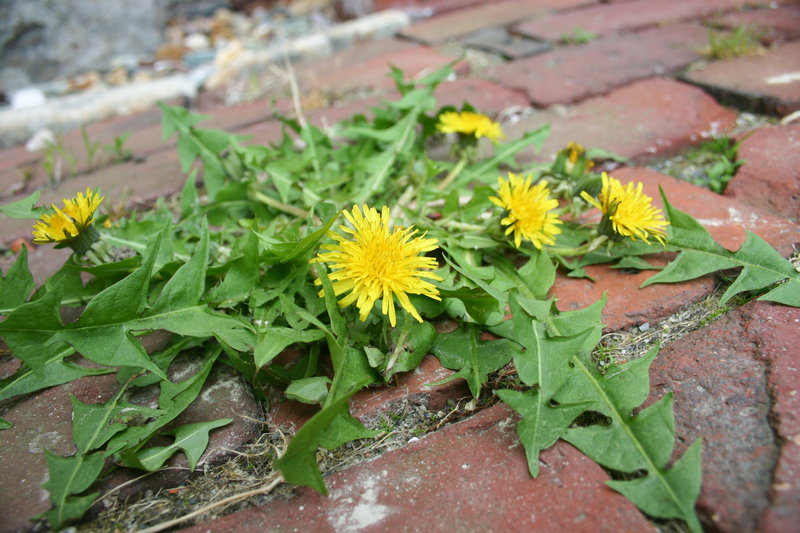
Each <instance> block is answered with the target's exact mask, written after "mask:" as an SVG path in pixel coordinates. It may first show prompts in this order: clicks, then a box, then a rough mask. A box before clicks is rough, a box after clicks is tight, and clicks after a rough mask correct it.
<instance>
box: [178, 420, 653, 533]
mask: <svg viewBox="0 0 800 533" xmlns="http://www.w3.org/2000/svg"><path fill="white" fill-rule="evenodd" d="M515 420H516V419H515V417H514V416H513V415H512V414H511V412H510V411H509V410H508V408H506V407H505V406H503V405H498V406H495V407H492V408H489V409H487V410H485V411H482V412H480V413H478V414H477V415H475V416H473V417H471V418H469V419H467V420H465V421H463V422H459V423H456V424H453V425H451V426H448V427H446V428H444V429H442V430H440V431H437V432H435V433H432V434H429V435H427V436H425V437H423V438H422V439H419V440H418V441H415V442H412V443H409V444H407V445H406V446H405V447H403V448H401V449H398V450H394V451H391V452H388V453H386V454H384V455H381V456H380V457H378V458H376V459H375V460H373V461H370V462H367V463H362V464H359V465H355V466H353V467H351V468H349V469H347V470H345V471H343V472H338V473H335V474H333V475H331V476H329V477H327V478H326V485H327V488H328V491H329V494H328V497H327V498H326V497H323V496H320V495H319V494H317V493H315V492H313V491H311V490H309V489H300V490H299V491H298V492H297V495H296V496H295V497H294V498H292V499H289V500H276V501H273V502H270V503H268V504H266V505H263V506H259V507H253V508H249V509H245V510H243V511H239V512H237V513H234V514H232V515H229V516H227V517H224V518H221V519H219V520H215V521H213V522H209V523H205V524H202V525H199V526H195V527H193V528H190V529H188V530H187V531H190V532H197V533H200V532H203V533H206V532H209V533H210V532H218V531H220V532H221V531H232V530H235V531H242V532H248V531H264V530H269V531H293V530H295V528H297V527H298V525H300V524H302V526H301V527H302V529H304V530H307V531H319V532H326V531H362V532H371V531H435V532H438V531H489V532H491V531H531V532H550V531H575V532H583V531H586V532H589V531H591V532H596V531H603V532H604V531H608V532H618V531H637V532H639V531H654V530H655V529H654V528H653V526H652V525H650V524H649V523H648V522H647V520H646V519H645V518H644V517H643V516H642V515H641V514H640V513H639V512H638V511H637V510H636V509H635V508H634V507H633V505H632V504H630V502H628V501H627V500H625V499H624V498H623V497H621V496H620V495H619V494H617V493H615V492H614V491H612V490H610V489H609V488H607V487H605V486H604V483H603V482H604V481H605V480H607V479H608V477H607V475H606V474H605V472H603V470H602V469H601V468H600V467H599V466H597V465H596V464H595V463H593V462H592V461H590V460H589V459H587V458H586V457H585V456H583V455H582V454H581V453H580V452H578V451H577V450H575V449H574V448H572V447H571V446H570V445H568V444H566V443H564V442H559V443H557V444H556V445H555V446H553V447H552V448H551V449H549V450H547V451H545V452H544V453H542V454H541V456H540V464H541V473H540V475H539V477H538V478H537V479H533V478H531V477H530V474H529V473H528V468H527V463H526V460H525V454H524V450H523V448H522V446H521V445H520V444H519V440H518V438H517V434H516V430H515V424H514V421H515Z"/></svg>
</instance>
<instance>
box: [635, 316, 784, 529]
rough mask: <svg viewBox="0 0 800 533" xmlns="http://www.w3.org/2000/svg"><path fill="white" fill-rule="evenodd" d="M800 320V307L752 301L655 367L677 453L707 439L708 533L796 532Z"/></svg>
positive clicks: (672, 349)
mask: <svg viewBox="0 0 800 533" xmlns="http://www.w3.org/2000/svg"><path fill="white" fill-rule="evenodd" d="M798 322H800V311H798V310H797V309H794V308H789V307H785V306H780V305H774V304H771V303H767V302H751V303H750V304H747V305H746V306H745V307H743V308H741V309H739V310H736V311H733V312H731V313H730V314H728V315H726V316H725V317H723V318H722V319H720V320H719V321H718V322H715V323H713V324H711V325H710V326H707V327H706V328H704V329H701V330H698V331H695V332H693V333H691V334H689V335H688V336H686V337H684V338H683V339H681V340H679V341H677V342H675V343H673V344H671V345H669V346H667V347H666V348H665V349H664V350H663V351H662V353H660V354H659V356H658V357H657V358H656V360H655V361H654V362H653V365H652V367H651V385H652V391H651V398H652V399H653V400H655V399H657V398H660V397H661V396H663V395H664V394H665V393H666V392H668V391H673V392H674V394H675V407H674V409H675V418H676V434H677V436H678V440H677V446H676V451H677V453H683V451H685V449H686V448H687V447H688V445H689V444H691V443H692V442H693V441H694V440H695V439H696V438H699V437H702V438H703V485H702V491H701V494H700V498H699V500H698V506H699V508H700V509H701V511H702V512H703V514H704V515H705V519H706V526H707V527H708V528H709V529H711V530H714V531H723V532H737V533H738V532H748V531H756V530H758V531H792V530H794V529H796V525H797V520H798V518H800V507H798V506H797V502H798V495H800V486H799V485H798V483H797V480H798V473H799V472H800V470H798V468H799V467H800V443H798V442H797V441H798V440H800V438H798V437H797V436H798V435H800V419H799V418H798V415H797V413H798V407H800V400H798V398H797V390H798V389H800V375H799V374H798V370H797V369H798V365H799V364H800V358H798V355H797V349H796V346H797V341H798ZM770 423H771V424H772V427H770ZM773 475H774V477H773ZM765 513H766V514H765ZM759 524H761V526H760V527H759Z"/></svg>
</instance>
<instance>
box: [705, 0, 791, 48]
mask: <svg viewBox="0 0 800 533" xmlns="http://www.w3.org/2000/svg"><path fill="white" fill-rule="evenodd" d="M714 23H715V24H720V25H721V26H723V27H725V28H728V29H732V28H736V27H738V26H743V25H749V26H755V27H756V28H758V29H760V30H761V31H764V32H765V33H764V36H763V37H762V40H763V41H766V42H767V43H774V42H776V41H795V40H797V39H800V5H798V4H790V5H786V6H779V7H768V8H764V9H757V10H752V11H743V12H741V13H731V14H729V15H725V16H723V17H720V18H718V19H714Z"/></svg>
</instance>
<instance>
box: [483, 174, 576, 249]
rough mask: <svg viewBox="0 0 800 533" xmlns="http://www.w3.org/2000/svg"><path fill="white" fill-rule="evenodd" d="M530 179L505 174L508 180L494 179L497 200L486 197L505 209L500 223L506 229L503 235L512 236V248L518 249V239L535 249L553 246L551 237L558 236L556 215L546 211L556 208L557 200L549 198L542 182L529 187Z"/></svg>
mask: <svg viewBox="0 0 800 533" xmlns="http://www.w3.org/2000/svg"><path fill="white" fill-rule="evenodd" d="M532 179H533V176H532V175H531V174H528V177H527V178H523V177H522V176H521V175H519V174H513V173H511V172H509V173H508V179H507V180H504V179H503V178H498V179H497V181H498V183H499V184H500V189H499V192H498V194H499V198H498V197H496V196H490V197H489V201H491V202H492V203H493V204H495V205H497V206H500V207H502V208H503V209H505V210H506V212H507V215H506V217H505V218H503V219H502V220H501V221H500V223H501V224H502V225H504V226H508V227H507V228H506V233H505V234H506V235H508V234H509V233H511V232H513V233H514V245H515V246H516V247H517V248H519V247H520V244H522V239H523V238H524V239H525V240H526V241H530V242H531V243H532V244H533V245H534V246H535V247H536V248H538V249H539V250H541V249H542V245H543V244H555V242H556V240H555V237H554V236H555V235H558V234H559V233H561V228H559V227H558V224H561V220H559V218H558V215H556V214H555V213H551V212H550V211H551V210H552V209H554V208H556V207H558V200H555V199H553V198H550V189H548V188H547V183H546V182H545V181H540V182H539V183H537V184H536V185H534V186H531V180H532Z"/></svg>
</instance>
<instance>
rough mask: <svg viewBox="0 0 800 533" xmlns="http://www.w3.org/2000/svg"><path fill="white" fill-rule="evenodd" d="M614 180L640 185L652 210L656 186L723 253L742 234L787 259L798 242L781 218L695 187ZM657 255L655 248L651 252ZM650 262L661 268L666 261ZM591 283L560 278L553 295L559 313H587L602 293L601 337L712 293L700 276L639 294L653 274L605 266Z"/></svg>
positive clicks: (647, 175) (634, 173)
mask: <svg viewBox="0 0 800 533" xmlns="http://www.w3.org/2000/svg"><path fill="white" fill-rule="evenodd" d="M613 176H614V177H615V178H617V179H619V180H620V181H621V182H622V183H627V182H629V181H634V182H639V181H640V182H642V183H643V184H644V192H645V194H647V195H648V196H650V197H651V198H653V204H654V205H656V206H657V207H658V208H662V207H663V206H662V204H661V197H660V195H659V192H658V186H659V185H661V187H663V189H664V193H665V194H666V195H667V199H668V200H669V201H670V203H671V204H672V205H673V206H674V207H676V208H678V209H680V210H681V211H684V212H686V213H689V214H690V215H692V216H694V217H695V218H697V220H698V221H699V222H700V223H701V224H703V225H704V226H706V228H707V229H708V230H709V232H710V233H711V235H712V237H714V239H715V240H716V241H717V242H719V243H720V244H721V245H723V246H725V247H726V248H728V249H731V250H736V249H738V248H739V246H741V244H742V243H743V242H744V239H745V230H749V231H752V232H753V233H755V234H757V235H759V236H760V237H762V238H763V239H764V240H766V241H767V242H769V243H770V244H771V245H772V246H775V247H776V248H777V250H778V251H779V252H781V253H782V254H783V255H784V256H786V257H788V255H789V254H790V253H791V250H792V243H794V242H798V241H800V227H798V226H797V225H795V224H792V223H790V222H788V221H786V220H784V219H782V218H779V217H775V216H772V215H768V214H766V213H763V212H760V211H759V210H757V209H755V208H752V207H749V206H747V205H744V204H740V203H738V202H734V201H731V200H730V199H728V198H725V197H722V196H719V195H717V194H715V193H712V192H711V191H709V190H708V189H703V188H700V187H696V186H694V185H691V184H690V183H687V182H685V181H680V180H677V179H675V178H672V177H669V176H662V175H661V174H658V173H656V172H653V171H651V170H647V169H642V168H621V169H618V170H616V171H615V172H614V173H613ZM653 248H654V250H655V251H658V249H659V246H658V245H654V246H653ZM657 259H658V261H653V262H654V263H656V262H658V263H661V264H664V259H665V258H657ZM587 271H588V273H589V275H590V276H592V277H593V278H594V279H595V283H592V282H591V281H588V280H583V279H574V278H567V277H565V276H561V275H559V276H558V277H557V278H556V282H555V285H554V286H553V290H552V294H553V295H554V296H555V297H556V298H558V302H557V306H558V308H559V309H561V310H562V311H569V310H572V309H578V308H582V307H586V306H587V305H589V304H592V303H594V302H595V301H597V300H599V299H600V298H601V297H602V295H603V293H604V292H606V293H607V297H608V302H607V303H606V307H605V309H604V311H603V323H604V324H605V325H606V331H616V330H620V329H627V328H630V327H631V326H633V325H637V324H642V323H644V322H650V323H652V322H655V321H658V320H660V319H662V318H665V317H667V316H669V315H671V314H674V313H676V312H677V311H679V310H681V309H683V308H685V307H686V306H688V305H689V304H691V303H694V302H697V301H699V300H701V299H702V298H703V297H705V296H706V295H707V294H709V293H710V292H711V290H712V289H713V287H714V280H713V277H711V276H705V277H702V278H699V279H697V280H694V281H690V282H686V283H678V284H654V285H649V286H647V287H645V288H643V289H640V288H639V285H641V284H642V283H643V282H644V281H645V280H646V279H647V278H649V277H650V276H651V275H652V274H653V272H652V271H650V272H644V271H643V272H640V273H638V274H625V273H623V272H622V271H621V270H618V269H611V268H608V267H607V266H604V265H597V266H592V267H589V268H587Z"/></svg>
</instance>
